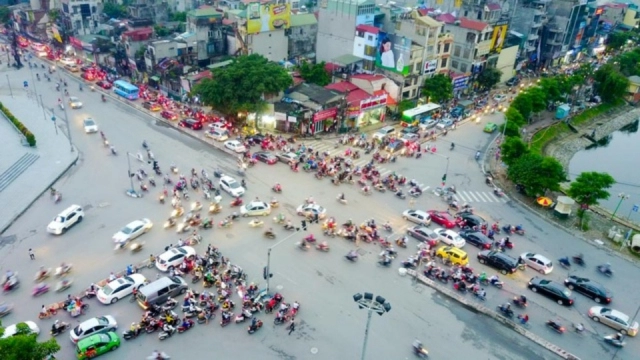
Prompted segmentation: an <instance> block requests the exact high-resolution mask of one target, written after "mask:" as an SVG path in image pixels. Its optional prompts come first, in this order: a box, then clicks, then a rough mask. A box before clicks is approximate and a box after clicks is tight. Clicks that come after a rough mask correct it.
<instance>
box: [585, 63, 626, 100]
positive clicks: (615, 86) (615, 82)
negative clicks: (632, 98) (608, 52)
mask: <svg viewBox="0 0 640 360" xmlns="http://www.w3.org/2000/svg"><path fill="white" fill-rule="evenodd" d="M594 79H595V81H596V84H595V87H596V91H597V92H598V95H600V97H601V98H602V101H604V102H607V103H613V102H616V101H618V100H619V99H622V98H624V96H625V95H626V93H627V91H628V89H629V79H627V78H626V77H625V76H624V75H622V74H621V73H620V72H619V71H618V70H616V69H615V68H614V67H613V66H612V65H609V64H607V65H603V66H602V67H600V69H598V71H596V72H595V74H594Z"/></svg>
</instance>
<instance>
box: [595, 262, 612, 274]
mask: <svg viewBox="0 0 640 360" xmlns="http://www.w3.org/2000/svg"><path fill="white" fill-rule="evenodd" d="M598 271H599V272H600V273H601V274H604V275H606V276H608V277H612V276H613V270H611V265H609V264H602V265H598Z"/></svg>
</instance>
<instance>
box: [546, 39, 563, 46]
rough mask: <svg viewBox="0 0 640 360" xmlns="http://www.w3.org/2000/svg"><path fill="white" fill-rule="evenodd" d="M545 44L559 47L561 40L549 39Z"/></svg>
mask: <svg viewBox="0 0 640 360" xmlns="http://www.w3.org/2000/svg"><path fill="white" fill-rule="evenodd" d="M547 44H549V45H560V44H562V39H559V38H549V39H548V40H547Z"/></svg>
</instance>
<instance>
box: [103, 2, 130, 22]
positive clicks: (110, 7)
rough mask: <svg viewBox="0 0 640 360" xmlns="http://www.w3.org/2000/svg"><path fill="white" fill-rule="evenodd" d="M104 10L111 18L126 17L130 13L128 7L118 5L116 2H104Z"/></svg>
mask: <svg viewBox="0 0 640 360" xmlns="http://www.w3.org/2000/svg"><path fill="white" fill-rule="evenodd" d="M102 12H103V13H105V14H107V16H108V17H110V18H114V19H117V18H121V17H126V16H127V14H128V11H127V7H126V6H124V5H118V4H116V3H110V2H109V3H104V7H103V8H102Z"/></svg>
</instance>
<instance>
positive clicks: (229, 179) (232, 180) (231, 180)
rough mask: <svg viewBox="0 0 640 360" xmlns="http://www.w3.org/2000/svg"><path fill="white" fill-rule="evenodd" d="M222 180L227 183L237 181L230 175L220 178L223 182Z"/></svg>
mask: <svg viewBox="0 0 640 360" xmlns="http://www.w3.org/2000/svg"><path fill="white" fill-rule="evenodd" d="M222 180H224V181H226V182H235V181H236V179H234V178H232V177H231V176H229V175H222V176H221V177H220V181H222Z"/></svg>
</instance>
